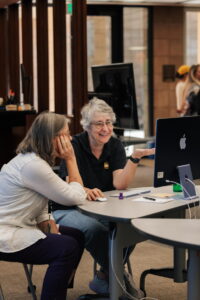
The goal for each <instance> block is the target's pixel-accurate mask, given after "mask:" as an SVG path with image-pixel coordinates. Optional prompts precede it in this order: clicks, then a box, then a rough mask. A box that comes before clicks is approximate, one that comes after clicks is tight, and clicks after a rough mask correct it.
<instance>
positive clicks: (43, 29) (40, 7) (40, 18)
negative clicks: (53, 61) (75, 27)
mask: <svg viewBox="0 0 200 300" xmlns="http://www.w3.org/2000/svg"><path fill="white" fill-rule="evenodd" d="M36 12H37V80H38V81H37V82H38V112H41V111H44V110H48V109H49V60H48V12H47V0H37V1H36Z"/></svg>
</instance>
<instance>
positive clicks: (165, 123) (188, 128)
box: [154, 116, 200, 198]
mask: <svg viewBox="0 0 200 300" xmlns="http://www.w3.org/2000/svg"><path fill="white" fill-rule="evenodd" d="M199 128H200V116H193V117H181V118H169V119H159V120H157V123H156V145H155V147H156V153H155V167H154V186H155V187H160V186H165V185H168V184H172V183H173V182H178V183H181V185H183V186H184V189H183V192H184V196H185V197H184V198H190V197H189V196H188V195H190V196H191V198H192V197H193V196H195V195H193V193H194V184H192V183H191V181H190V180H192V179H199V178H200V139H199V136H198V134H197V132H198V130H199ZM192 177H193V178H192ZM185 189H186V191H185Z"/></svg>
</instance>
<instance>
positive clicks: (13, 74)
mask: <svg viewBox="0 0 200 300" xmlns="http://www.w3.org/2000/svg"><path fill="white" fill-rule="evenodd" d="M18 8H19V6H18V4H13V5H10V6H9V7H8V60H9V80H10V82H9V88H11V89H12V90H13V91H14V92H15V95H16V99H17V101H19V96H20V78H19V67H20V66H19V13H18Z"/></svg>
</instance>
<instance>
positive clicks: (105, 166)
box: [104, 161, 109, 170]
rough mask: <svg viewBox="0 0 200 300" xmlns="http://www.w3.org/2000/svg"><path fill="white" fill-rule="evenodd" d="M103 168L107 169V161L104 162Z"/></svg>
mask: <svg viewBox="0 0 200 300" xmlns="http://www.w3.org/2000/svg"><path fill="white" fill-rule="evenodd" d="M104 169H106V170H107V169H109V163H108V162H107V161H105V162H104Z"/></svg>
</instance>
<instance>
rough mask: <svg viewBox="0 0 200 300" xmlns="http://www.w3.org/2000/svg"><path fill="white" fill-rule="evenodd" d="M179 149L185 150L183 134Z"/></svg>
mask: <svg viewBox="0 0 200 300" xmlns="http://www.w3.org/2000/svg"><path fill="white" fill-rule="evenodd" d="M179 143H180V148H181V150H184V149H185V148H186V137H185V134H184V135H183V136H182V138H180V141H179Z"/></svg>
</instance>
